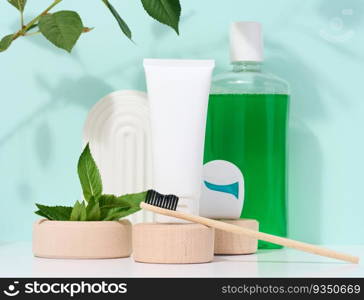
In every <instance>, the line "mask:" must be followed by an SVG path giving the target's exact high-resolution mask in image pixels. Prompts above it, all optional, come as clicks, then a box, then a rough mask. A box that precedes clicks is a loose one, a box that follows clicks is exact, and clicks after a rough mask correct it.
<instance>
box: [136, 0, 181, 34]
mask: <svg viewBox="0 0 364 300" xmlns="http://www.w3.org/2000/svg"><path fill="white" fill-rule="evenodd" d="M141 1H142V4H143V7H144V9H145V11H146V12H147V13H148V15H150V16H151V17H152V18H154V19H156V20H157V21H159V22H161V23H163V24H165V25H168V26H170V27H172V28H173V29H174V30H175V31H176V33H177V34H179V30H178V23H179V18H180V16H181V5H180V3H179V0H141Z"/></svg>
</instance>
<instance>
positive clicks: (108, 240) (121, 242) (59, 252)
mask: <svg viewBox="0 0 364 300" xmlns="http://www.w3.org/2000/svg"><path fill="white" fill-rule="evenodd" d="M131 227H132V225H131V223H130V222H129V221H128V220H120V221H87V222H78V221H77V222H76V221H75V222H72V221H49V220H45V219H42V220H39V221H37V222H35V223H34V226H33V254H34V256H37V257H45V258H72V259H75V258H77V259H78V258H84V259H91V258H95V259H96V258H119V257H127V256H130V254H131V250H132V249H131V232H132V229H131Z"/></svg>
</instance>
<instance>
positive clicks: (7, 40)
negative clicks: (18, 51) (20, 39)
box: [0, 34, 14, 52]
mask: <svg viewBox="0 0 364 300" xmlns="http://www.w3.org/2000/svg"><path fill="white" fill-rule="evenodd" d="M13 36H14V34H9V35H6V36H4V37H3V38H2V39H1V40H0V52H3V51H5V50H6V49H8V48H9V46H10V44H11V43H12V41H13Z"/></svg>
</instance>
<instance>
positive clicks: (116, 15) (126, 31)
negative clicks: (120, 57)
mask: <svg viewBox="0 0 364 300" xmlns="http://www.w3.org/2000/svg"><path fill="white" fill-rule="evenodd" d="M102 2H104V3H105V5H106V7H107V8H108V9H109V10H110V12H111V14H112V15H113V16H114V18H115V19H116V21H117V22H118V24H119V27H120V29H121V31H122V32H123V33H124V34H125V35H126V36H127V37H128V38H129V39H130V40H131V35H132V34H131V30H130V28H129V26H128V25H127V24H126V23H125V21H124V20H123V19H122V18H121V17H120V15H119V13H118V12H117V11H116V9H115V8H114V6H112V5H111V3H110V2H109V1H108V0H102Z"/></svg>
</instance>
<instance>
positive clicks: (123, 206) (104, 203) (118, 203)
mask: <svg viewBox="0 0 364 300" xmlns="http://www.w3.org/2000/svg"><path fill="white" fill-rule="evenodd" d="M146 196H147V192H142V193H136V194H127V195H123V196H119V197H116V196H114V195H101V196H100V198H99V203H100V208H101V219H102V220H105V221H112V220H119V219H120V218H124V217H126V216H128V215H131V214H133V213H135V212H137V211H139V210H140V206H139V204H140V202H142V201H144V200H145V198H146Z"/></svg>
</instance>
